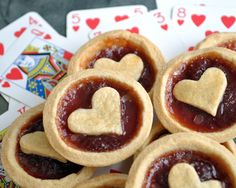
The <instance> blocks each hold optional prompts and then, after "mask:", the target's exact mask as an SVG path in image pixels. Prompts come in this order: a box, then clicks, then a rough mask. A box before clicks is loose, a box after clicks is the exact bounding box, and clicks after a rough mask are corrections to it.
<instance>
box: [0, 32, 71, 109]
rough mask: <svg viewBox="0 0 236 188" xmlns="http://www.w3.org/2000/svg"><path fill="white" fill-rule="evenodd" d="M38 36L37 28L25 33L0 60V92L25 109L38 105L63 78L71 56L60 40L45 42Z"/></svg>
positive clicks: (67, 43) (54, 39) (63, 39)
mask: <svg viewBox="0 0 236 188" xmlns="http://www.w3.org/2000/svg"><path fill="white" fill-rule="evenodd" d="M38 34H41V33H40V32H39V30H38V29H37V28H30V29H28V30H27V31H26V32H25V33H24V34H23V35H22V37H21V38H20V39H19V40H17V42H15V43H14V46H12V47H11V48H10V49H9V51H8V53H7V54H6V55H5V56H3V57H2V58H1V59H0V64H1V69H0V75H2V77H3V79H2V80H1V85H0V91H1V92H3V93H4V94H6V95H8V96H10V97H13V98H15V99H16V100H18V101H20V102H22V103H24V104H26V105H27V106H29V107H33V106H35V105H37V104H40V103H42V102H43V101H44V99H45V98H47V96H48V95H49V93H50V91H51V90H52V89H53V87H54V86H55V85H56V84H57V83H58V82H59V81H60V80H61V79H63V78H64V77H65V76H66V71H67V64H68V61H69V60H70V58H71V57H72V55H73V53H72V52H73V49H71V48H70V43H69V42H68V40H67V39H65V38H64V37H62V36H59V35H55V36H54V38H53V39H52V40H51V41H50V42H49V41H48V40H46V39H44V34H42V35H38ZM71 51H72V52H71Z"/></svg>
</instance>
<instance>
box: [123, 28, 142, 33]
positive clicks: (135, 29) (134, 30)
mask: <svg viewBox="0 0 236 188" xmlns="http://www.w3.org/2000/svg"><path fill="white" fill-rule="evenodd" d="M126 30H127V31H129V32H131V33H137V34H138V33H139V29H138V27H132V28H131V29H126Z"/></svg>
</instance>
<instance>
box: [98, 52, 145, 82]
mask: <svg viewBox="0 0 236 188" xmlns="http://www.w3.org/2000/svg"><path fill="white" fill-rule="evenodd" d="M94 68H96V69H108V70H114V71H119V72H121V73H122V74H124V75H129V76H131V77H132V78H134V79H135V80H138V79H139V77H140V76H141V74H142V71H143V61H142V59H141V58H140V57H139V56H137V55H135V54H127V55H125V56H124V57H123V58H122V59H121V60H120V62H116V61H113V60H112V59H109V58H100V59H98V60H97V61H96V62H95V64H94Z"/></svg>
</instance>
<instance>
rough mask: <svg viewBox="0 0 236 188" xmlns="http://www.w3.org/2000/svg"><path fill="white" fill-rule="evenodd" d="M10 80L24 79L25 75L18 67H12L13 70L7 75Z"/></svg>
mask: <svg viewBox="0 0 236 188" xmlns="http://www.w3.org/2000/svg"><path fill="white" fill-rule="evenodd" d="M6 78H7V79H9V80H22V79H23V75H22V74H21V72H20V70H19V69H18V68H12V69H11V71H10V72H9V73H8V74H7V75H6Z"/></svg>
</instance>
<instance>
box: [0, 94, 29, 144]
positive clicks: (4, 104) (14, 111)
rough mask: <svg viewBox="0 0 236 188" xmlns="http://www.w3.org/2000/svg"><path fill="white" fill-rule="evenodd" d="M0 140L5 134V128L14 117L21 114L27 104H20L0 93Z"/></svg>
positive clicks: (26, 107)
mask: <svg viewBox="0 0 236 188" xmlns="http://www.w3.org/2000/svg"><path fill="white" fill-rule="evenodd" d="M0 104H1V106H0V140H1V139H2V137H3V135H4V134H5V130H6V128H7V127H8V126H9V125H11V123H12V122H13V121H15V119H16V118H17V117H18V116H19V115H21V114H23V113H24V112H25V111H26V110H27V109H28V106H26V105H25V104H22V103H20V102H18V101H16V100H14V99H13V98H10V97H8V96H6V95H4V94H0Z"/></svg>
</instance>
